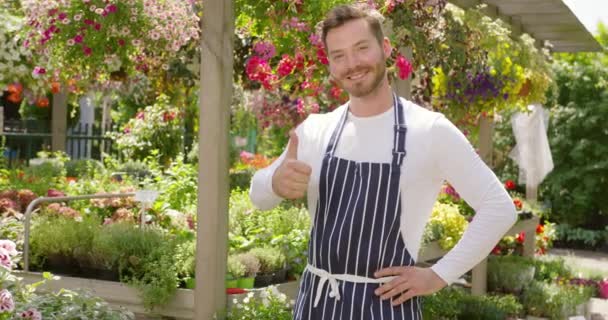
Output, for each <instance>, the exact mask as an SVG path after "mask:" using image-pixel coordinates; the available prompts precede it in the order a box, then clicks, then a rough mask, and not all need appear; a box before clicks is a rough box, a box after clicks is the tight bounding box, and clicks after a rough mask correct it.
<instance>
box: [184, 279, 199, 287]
mask: <svg viewBox="0 0 608 320" xmlns="http://www.w3.org/2000/svg"><path fill="white" fill-rule="evenodd" d="M185 282H186V289H194V287H195V286H196V279H195V278H187V279H186V280H185Z"/></svg>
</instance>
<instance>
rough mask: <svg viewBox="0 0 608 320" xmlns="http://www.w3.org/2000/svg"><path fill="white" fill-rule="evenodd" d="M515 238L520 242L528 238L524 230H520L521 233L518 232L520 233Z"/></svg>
mask: <svg viewBox="0 0 608 320" xmlns="http://www.w3.org/2000/svg"><path fill="white" fill-rule="evenodd" d="M515 240H516V241H517V242H518V243H524V240H526V233H525V232H523V231H522V232H520V233H518V234H517V237H515Z"/></svg>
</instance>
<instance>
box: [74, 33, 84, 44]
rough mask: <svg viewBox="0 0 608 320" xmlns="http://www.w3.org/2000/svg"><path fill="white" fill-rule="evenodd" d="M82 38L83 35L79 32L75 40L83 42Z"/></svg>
mask: <svg viewBox="0 0 608 320" xmlns="http://www.w3.org/2000/svg"><path fill="white" fill-rule="evenodd" d="M82 40H83V36H82V35H81V34H77V35H76V36H74V42H76V43H82Z"/></svg>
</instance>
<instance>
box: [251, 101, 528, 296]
mask: <svg viewBox="0 0 608 320" xmlns="http://www.w3.org/2000/svg"><path fill="white" fill-rule="evenodd" d="M401 101H402V103H403V106H404V108H405V122H406V125H407V128H408V129H407V136H406V152H407V155H406V157H405V160H404V163H403V165H402V168H401V172H402V173H401V179H400V186H401V208H402V212H401V222H400V228H401V234H402V236H403V240H404V242H405V245H406V247H407V248H408V251H409V252H410V254H411V255H412V258H413V259H415V260H417V257H418V252H419V250H420V246H421V242H422V235H423V232H424V228H425V226H426V223H427V222H428V219H429V217H430V215H431V212H432V208H433V205H434V203H435V201H436V199H437V196H438V194H439V191H440V189H441V186H442V184H443V181H444V180H447V181H448V182H449V183H450V184H451V185H452V186H453V187H454V188H455V189H456V191H457V192H458V193H459V194H460V196H461V197H462V198H463V199H464V200H465V201H466V202H467V203H468V204H469V205H470V206H471V207H472V208H473V209H474V210H475V211H476V214H475V218H474V219H473V221H472V222H471V223H470V224H469V226H468V228H467V230H466V231H465V233H464V235H463V237H462V239H461V240H460V241H459V242H458V244H457V245H456V246H455V247H454V248H453V249H452V250H450V252H448V253H447V254H446V255H445V256H444V257H443V258H441V259H440V260H439V261H438V262H437V263H436V264H434V265H433V266H432V267H431V268H432V269H433V271H435V272H436V273H437V275H438V276H439V277H441V278H442V279H443V280H444V281H445V282H447V283H448V284H449V283H452V282H454V281H455V280H457V279H458V278H459V277H460V276H462V275H463V274H464V273H466V272H467V271H468V270H470V269H471V268H473V267H474V266H475V265H476V264H477V263H478V262H479V261H481V260H482V259H483V258H484V257H485V256H487V255H488V254H489V252H490V251H491V250H492V249H493V248H494V246H495V245H496V243H497V242H498V241H499V240H500V239H501V238H502V236H503V235H504V234H505V232H507V231H508V230H509V228H510V227H511V226H512V225H513V224H514V223H515V222H516V220H517V213H516V211H515V207H514V205H513V201H512V200H511V198H510V197H509V194H508V193H507V191H506V190H505V189H504V187H503V185H502V183H501V182H500V181H499V180H498V179H497V178H496V176H495V175H494V173H493V172H492V171H491V170H490V169H489V168H488V167H487V166H486V164H485V163H484V162H483V161H482V160H481V158H480V157H479V156H478V154H477V153H476V152H475V150H474V149H473V147H472V146H471V144H470V143H469V141H468V140H467V139H466V137H465V136H464V135H463V134H462V133H461V132H460V130H458V128H456V127H455V126H454V125H453V124H452V123H451V122H450V121H449V120H447V119H446V118H445V117H444V116H443V115H441V114H440V113H436V112H431V111H429V110H427V109H424V108H422V107H420V106H418V105H416V104H414V103H412V102H410V101H408V100H405V99H401ZM345 108H346V105H343V106H341V107H339V108H337V109H335V110H334V111H333V112H330V113H326V114H312V115H310V116H309V117H308V118H307V119H306V120H305V121H304V122H302V124H300V125H299V126H298V127H297V129H296V133H297V135H298V138H299V144H298V160H300V161H303V162H305V163H307V164H308V165H310V166H311V167H312V175H311V178H310V182H309V184H308V193H307V194H308V199H307V200H308V208H309V211H310V215H311V218H312V219H311V221H314V214H315V211H314V210H315V208H316V207H317V205H316V203H317V199H318V193H319V178H320V177H319V176H320V172H321V164H322V160H323V155H324V153H325V150H326V148H327V144H328V143H329V139H330V136H331V134H332V132H333V131H334V129H335V127H336V126H337V125H338V122H339V120H340V116H341V115H342V114H343V112H344V110H345ZM393 112H394V108H391V109H390V110H388V111H386V112H384V113H382V114H379V115H376V116H371V117H356V116H354V115H353V114H352V113H349V115H348V117H347V122H346V124H345V127H344V130H343V132H342V136H341V138H340V140H339V142H338V146H337V149H336V154H335V156H337V157H340V158H344V159H348V160H354V161H361V162H389V163H390V162H391V159H392V158H391V157H392V145H393V124H394V114H393ZM284 157H285V152H284V153H283V154H282V155H281V156H280V157H279V158H278V159H277V160H276V161H275V162H273V163H272V164H271V165H270V166H268V167H267V168H264V169H262V170H260V171H258V172H256V174H255V175H254V177H253V179H252V183H251V189H250V198H251V200H252V202H253V204H254V205H255V206H256V207H258V208H259V209H262V210H269V209H272V208H274V207H275V206H277V205H278V204H279V203H280V202H281V200H282V198H281V197H279V196H277V195H276V194H275V193H274V191H273V189H272V176H273V175H274V172H275V170H276V169H277V167H278V166H279V165H280V164H281V163H282V161H283V159H284Z"/></svg>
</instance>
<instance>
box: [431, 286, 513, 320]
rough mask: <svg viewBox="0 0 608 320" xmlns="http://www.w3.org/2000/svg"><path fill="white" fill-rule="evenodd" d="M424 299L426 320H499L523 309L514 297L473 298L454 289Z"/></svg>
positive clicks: (462, 291)
mask: <svg viewBox="0 0 608 320" xmlns="http://www.w3.org/2000/svg"><path fill="white" fill-rule="evenodd" d="M422 299H423V304H422V312H423V315H424V318H425V319H462V320H471V319H484V320H494V319H496V320H498V319H505V318H507V317H514V316H517V315H519V314H520V313H521V311H522V309H523V307H522V305H521V304H520V303H519V302H518V301H517V299H516V298H515V297H514V296H512V295H504V296H472V295H470V294H468V293H466V292H465V291H464V290H462V289H459V288H454V287H448V288H444V289H442V290H441V291H439V292H437V293H435V294H433V295H430V296H425V297H423V298H422Z"/></svg>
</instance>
